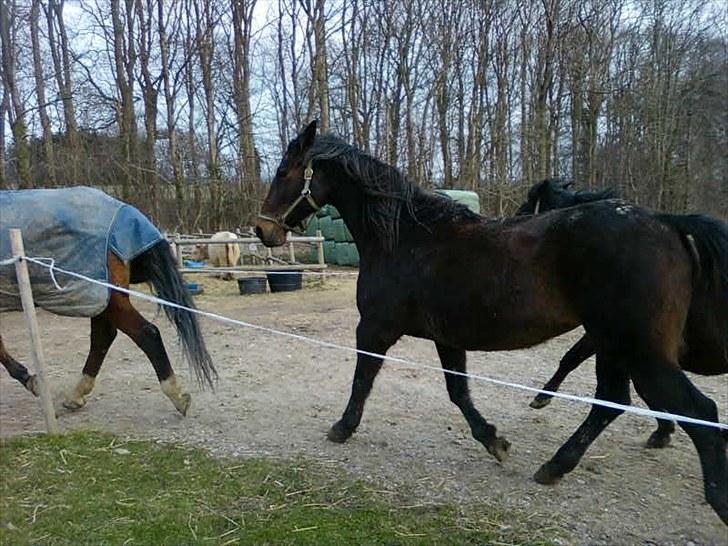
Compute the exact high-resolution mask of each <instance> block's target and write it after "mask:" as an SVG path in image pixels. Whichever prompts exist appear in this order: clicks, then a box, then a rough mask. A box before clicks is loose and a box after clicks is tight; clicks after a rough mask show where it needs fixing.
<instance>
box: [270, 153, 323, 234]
mask: <svg viewBox="0 0 728 546" xmlns="http://www.w3.org/2000/svg"><path fill="white" fill-rule="evenodd" d="M312 178H313V167H312V166H311V161H309V162H308V164H307V165H306V168H305V169H304V171H303V188H302V189H301V194H300V195H299V196H298V197H297V198H296V200H295V201H294V202H293V203H291V206H290V207H288V208H287V209H286V212H284V213H283V214H282V215H281V216H268V215H267V214H259V215H258V218H260V219H262V220H268V221H269V222H273V223H274V224H275V225H277V226H279V227H282V228H283V229H285V230H286V231H292V232H293V233H298V234H301V235H302V234H303V233H302V231H301V230H299V229H296V228H294V227H292V226H289V225H288V224H286V218H288V216H289V215H290V214H291V213H292V212H293V211H294V209H295V208H296V207H297V206H298V204H299V203H300V202H301V201H304V200H305V201H307V202H308V204H309V205H311V207H313V212H312V213H311V214H313V213H314V212H316V211H317V210H319V209H320V208H321V207H319V206H318V205H317V204H316V201H314V199H313V196H312V195H311V179H312ZM311 214H309V216H310V215H311Z"/></svg>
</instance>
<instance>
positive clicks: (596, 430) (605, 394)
mask: <svg viewBox="0 0 728 546" xmlns="http://www.w3.org/2000/svg"><path fill="white" fill-rule="evenodd" d="M596 398H599V399H601V400H608V401H610V402H616V403H619V404H624V405H627V404H629V403H630V398H629V376H628V375H627V373H626V371H625V370H624V369H623V368H622V366H621V365H620V364H619V363H616V362H611V361H608V360H607V359H606V358H604V357H602V356H600V355H597V392H596ZM622 413H623V410H615V409H611V408H606V407H604V406H600V405H597V404H594V405H592V408H591V411H590V412H589V415H588V416H587V418H586V419H585V420H584V422H583V423H582V424H581V426H580V427H579V428H578V429H577V430H576V432H574V434H572V435H571V437H570V438H569V439H568V440H567V441H566V443H565V444H564V445H563V446H561V448H559V450H558V451H557V452H556V454H555V455H554V456H553V457H552V458H551V460H550V461H548V462H547V463H545V464H543V465H542V466H541V468H539V469H538V471H537V472H536V474H535V475H534V477H533V478H534V480H536V481H537V482H538V483H541V484H554V483H556V482H557V481H559V479H561V477H562V476H563V475H564V474H566V473H568V472H571V471H572V470H573V469H574V468H576V465H577V464H579V461H580V460H581V458H582V456H583V455H584V453H585V452H586V450H587V449H588V448H589V446H590V445H591V443H592V442H593V441H594V440H596V438H597V437H598V436H599V434H601V432H602V431H603V430H604V429H605V428H606V427H607V426H608V425H609V423H611V422H612V421H614V420H615V419H616V418H617V417H618V416H619V415H620V414H622Z"/></svg>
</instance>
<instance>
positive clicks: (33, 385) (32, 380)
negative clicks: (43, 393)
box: [25, 375, 38, 396]
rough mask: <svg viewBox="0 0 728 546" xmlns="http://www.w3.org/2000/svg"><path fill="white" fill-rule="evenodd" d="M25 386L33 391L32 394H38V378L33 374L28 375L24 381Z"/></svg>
mask: <svg viewBox="0 0 728 546" xmlns="http://www.w3.org/2000/svg"><path fill="white" fill-rule="evenodd" d="M25 388H26V389H28V390H29V391H30V392H31V393H33V396H38V378H37V377H36V376H35V375H31V376H30V377H28V380H27V381H26V382H25Z"/></svg>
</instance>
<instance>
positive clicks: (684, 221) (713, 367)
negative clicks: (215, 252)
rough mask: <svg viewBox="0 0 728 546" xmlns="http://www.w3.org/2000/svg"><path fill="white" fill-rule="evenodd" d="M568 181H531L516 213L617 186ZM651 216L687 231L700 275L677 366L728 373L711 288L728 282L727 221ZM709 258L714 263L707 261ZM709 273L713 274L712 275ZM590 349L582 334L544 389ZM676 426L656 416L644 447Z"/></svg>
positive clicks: (720, 314) (720, 301)
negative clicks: (584, 186) (585, 186)
mask: <svg viewBox="0 0 728 546" xmlns="http://www.w3.org/2000/svg"><path fill="white" fill-rule="evenodd" d="M569 186H571V182H568V181H564V180H560V179H546V180H544V181H542V182H539V183H538V184H535V185H534V186H533V187H532V188H531V189H530V190H529V192H528V197H527V199H526V201H525V202H524V203H523V205H521V207H520V208H519V209H518V212H517V213H516V214H517V215H525V214H538V213H544V212H547V211H549V210H555V209H562V208H568V207H574V206H577V205H581V204H583V203H589V202H593V201H601V200H604V199H611V198H614V197H615V196H616V192H614V191H613V190H610V189H607V190H602V191H585V190H582V191H576V192H574V191H570V190H569ZM655 218H657V219H658V220H659V221H661V222H663V223H664V224H665V225H667V226H668V227H670V229H674V230H676V231H677V232H679V233H685V234H688V235H686V244H687V246H688V247H689V248H690V249H691V251H692V252H693V259H694V261H695V264H696V267H695V270H696V271H697V276H698V277H699V278H697V279H696V282H694V285H693V295H692V298H691V301H690V308H689V310H688V316H687V321H686V324H685V332H684V334H683V336H684V341H685V347H684V349H683V351H682V353H681V354H680V367H681V368H682V369H683V370H686V371H689V372H693V373H697V374H700V375H718V374H725V373H728V349H727V348H728V298H725V297H723V296H722V294H721V293H720V292H718V293H716V292H715V288H716V287H720V286H721V285H725V283H726V282H728V252H726V251H725V249H728V225H726V224H725V223H724V222H721V221H719V220H716V219H714V218H709V217H707V216H704V215H699V214H686V215H675V214H655ZM699 234H702V235H699ZM706 244H713V245H715V246H716V248H717V249H718V250H717V256H718V257H719V258H720V259H718V260H712V259H711V258H710V256H711V250H710V249H706V248H705V247H704V245H706ZM720 249H723V250H722V251H721V250H720ZM706 257H707V263H706ZM711 261H712V263H713V265H714V267H712V266H711V263H710V262H711ZM711 276H715V277H716V278H714V279H711V278H710V277H711ZM721 279H722V280H721ZM594 354H596V347H595V345H594V343H593V342H592V340H591V339H590V338H589V335H585V336H583V337H582V338H581V339H580V340H579V341H577V342H576V344H575V345H574V346H573V347H572V348H571V349H569V351H567V353H566V354H565V355H564V356H563V358H562V359H561V361H560V362H559V367H558V369H557V370H556V373H554V375H553V376H552V377H551V378H550V379H549V380H548V381H547V382H546V384H545V385H544V387H543V388H544V390H548V391H557V390H559V387H560V386H561V383H562V382H563V381H564V379H566V377H567V376H568V375H569V374H570V373H571V372H572V371H574V370H575V369H576V368H577V367H578V366H579V365H580V364H581V363H582V362H584V361H585V360H586V359H587V358H589V357H591V356H593V355H594ZM550 401H551V396H550V395H548V394H538V395H536V397H535V398H534V399H533V401H532V402H531V407H533V408H536V409H540V408H543V407H545V406H546V405H548V404H549V402H550ZM674 431H675V424H674V423H673V422H672V421H666V420H664V419H658V426H657V430H655V431H654V432H653V433H652V434H651V435H650V437H649V439H648V440H647V444H646V445H647V447H652V448H661V447H665V446H667V445H668V444H669V443H670V435H671V434H672V433H673V432H674ZM726 434H728V432H727V431H724V435H726Z"/></svg>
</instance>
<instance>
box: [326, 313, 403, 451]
mask: <svg viewBox="0 0 728 546" xmlns="http://www.w3.org/2000/svg"><path fill="white" fill-rule="evenodd" d="M398 337H399V336H396V337H395V336H393V335H391V334H385V333H384V332H382V331H380V330H379V329H378V328H376V327H372V325H371V324H369V323H365V322H364V321H362V322H360V323H359V326H358V327H357V329H356V346H357V349H359V350H362V351H368V352H372V353H378V354H384V353H386V352H387V350H388V349H389V348H390V347H391V346H392V345H394V343H395V342H396V341H397V339H398ZM381 368H382V359H381V358H378V357H374V356H369V355H364V354H361V353H360V354H358V355H357V360H356V370H355V372H354V381H353V383H352V385H351V396H350V397H349V403H348V404H347V405H346V409H345V410H344V414H343V415H342V416H341V419H339V420H338V421H337V422H336V423H334V425H333V426H332V427H331V429H330V430H329V433H328V435H327V438H328V439H329V440H331V441H332V442H336V443H343V442H345V441H346V440H348V439H349V437H350V436H351V435H352V434H354V431H355V430H356V428H357V427H358V426H359V423H361V417H362V414H363V413H364V404H365V402H366V400H367V397H368V396H369V393H370V392H371V390H372V385H373V384H374V379H375V378H376V377H377V374H378V373H379V370H380V369H381Z"/></svg>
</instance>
